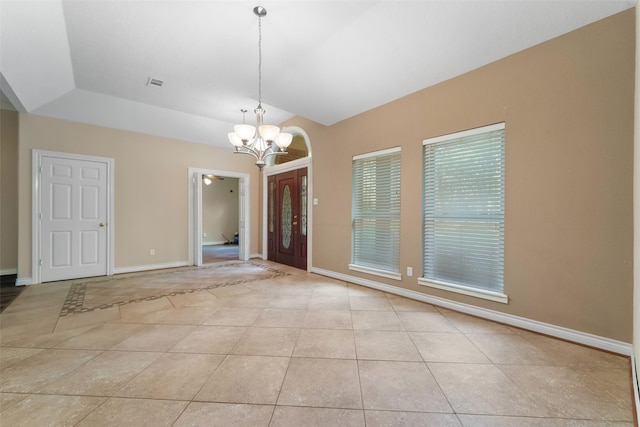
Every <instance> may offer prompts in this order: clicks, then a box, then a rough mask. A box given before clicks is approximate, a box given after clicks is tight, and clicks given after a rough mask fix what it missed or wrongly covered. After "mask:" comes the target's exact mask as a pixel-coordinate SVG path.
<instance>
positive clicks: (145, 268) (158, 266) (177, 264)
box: [113, 261, 191, 274]
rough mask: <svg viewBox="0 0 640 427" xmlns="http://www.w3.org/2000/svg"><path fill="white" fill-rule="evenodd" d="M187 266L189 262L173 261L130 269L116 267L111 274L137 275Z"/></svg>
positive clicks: (134, 266) (131, 267)
mask: <svg viewBox="0 0 640 427" xmlns="http://www.w3.org/2000/svg"><path fill="white" fill-rule="evenodd" d="M188 265H191V264H190V263H189V261H175V262H167V263H164V264H149V265H133V266H130V267H118V268H116V269H114V272H113V274H124V273H137V272H139V271H149V270H162V269H164V268H177V267H186V266H188Z"/></svg>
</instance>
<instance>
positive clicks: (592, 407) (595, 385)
mask: <svg viewBox="0 0 640 427" xmlns="http://www.w3.org/2000/svg"><path fill="white" fill-rule="evenodd" d="M500 369H501V370H502V371H503V372H505V373H506V374H507V376H508V377H509V378H511V379H512V380H513V381H514V382H515V383H517V384H518V385H519V386H520V387H522V388H523V389H524V390H526V392H527V393H528V394H529V395H530V396H531V397H532V398H533V399H534V400H536V401H539V402H542V403H543V404H546V405H547V406H548V407H550V408H552V409H551V413H552V416H556V417H561V418H583V419H592V420H609V421H627V422H629V421H632V420H633V409H632V401H631V398H630V396H629V387H630V386H629V383H628V371H627V369H615V368H588V369H575V368H567V367H557V366H500Z"/></svg>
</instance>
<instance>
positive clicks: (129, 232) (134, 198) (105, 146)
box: [18, 114, 260, 278]
mask: <svg viewBox="0 0 640 427" xmlns="http://www.w3.org/2000/svg"><path fill="white" fill-rule="evenodd" d="M19 130H20V135H19V140H20V162H19V177H20V180H19V183H20V201H19V215H20V218H21V219H22V220H21V221H20V224H19V239H20V245H19V258H18V276H19V278H28V277H31V153H32V150H33V149H40V150H49V151H60V152H67V153H74V154H84V155H92V156H101V157H109V158H113V159H114V169H115V172H114V176H115V189H114V195H115V201H114V205H115V213H114V215H115V218H114V226H115V267H116V268H123V267H136V266H145V265H155V264H165V263H174V262H181V261H187V260H188V254H189V252H188V241H189V233H188V208H189V207H188V168H189V167H194V168H202V169H215V170H221V171H229V172H239V173H249V174H250V185H251V187H250V194H251V200H250V205H251V209H252V210H255V209H258V208H259V202H258V201H259V188H260V187H259V179H260V178H259V174H258V168H256V167H255V166H254V162H253V161H251V160H252V159H250V158H249V156H237V155H234V154H233V150H232V149H231V147H230V148H229V149H223V148H215V147H212V146H209V145H204V144H194V143H188V142H185V141H179V140H174V139H169V138H161V137H157V136H151V135H144V134H139V133H134V132H128V131H122V130H116V129H110V128H103V127H98V126H93V125H87V124H82V123H76V122H70V121H65V120H57V119H52V118H45V117H40V116H35V115H29V114H20V128H19ZM259 220H260V217H259V216H258V215H257V213H256V214H253V213H252V215H251V218H250V221H251V223H250V232H251V245H250V248H249V253H258V252H259V246H258V241H259V236H258V221H259ZM152 248H153V249H155V253H156V254H155V256H151V255H149V249H152Z"/></svg>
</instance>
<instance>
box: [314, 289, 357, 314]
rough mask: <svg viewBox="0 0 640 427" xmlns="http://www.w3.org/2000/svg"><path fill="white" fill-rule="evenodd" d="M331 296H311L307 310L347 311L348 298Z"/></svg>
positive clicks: (348, 307) (348, 306) (349, 307)
mask: <svg viewBox="0 0 640 427" xmlns="http://www.w3.org/2000/svg"><path fill="white" fill-rule="evenodd" d="M346 292H347V291H346V289H345V294H344V295H331V294H315V293H314V294H313V296H312V297H311V299H310V300H309V310H349V309H351V306H350V304H349V296H348V295H347V294H346Z"/></svg>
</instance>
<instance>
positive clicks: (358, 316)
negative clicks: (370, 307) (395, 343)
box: [351, 311, 404, 331]
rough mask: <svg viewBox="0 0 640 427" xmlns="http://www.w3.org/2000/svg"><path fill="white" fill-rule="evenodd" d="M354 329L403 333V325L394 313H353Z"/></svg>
mask: <svg viewBox="0 0 640 427" xmlns="http://www.w3.org/2000/svg"><path fill="white" fill-rule="evenodd" d="M351 319H352V321H353V329H359V330H369V331H402V330H404V329H403V327H402V323H400V319H399V318H398V315H397V314H396V313H395V312H393V311H352V312H351Z"/></svg>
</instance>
